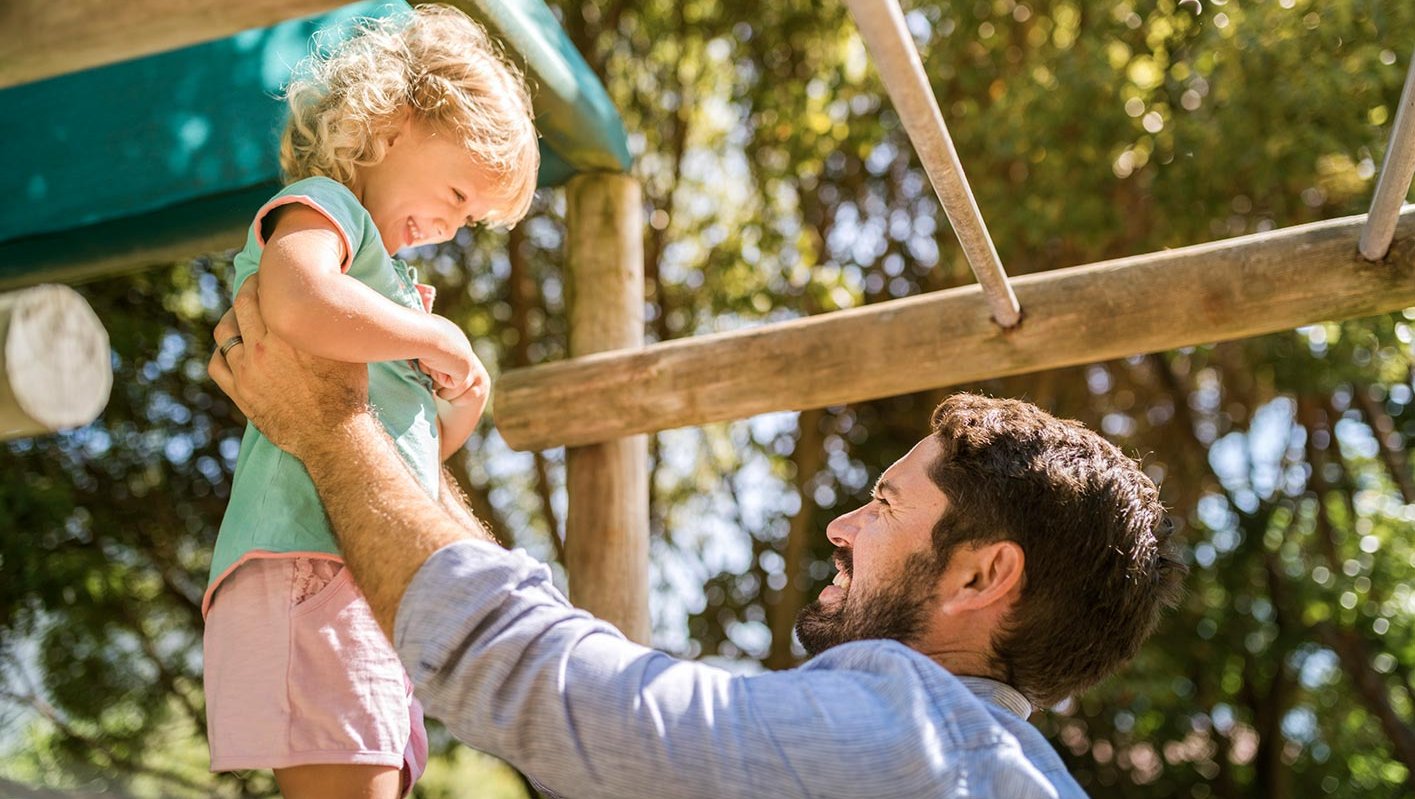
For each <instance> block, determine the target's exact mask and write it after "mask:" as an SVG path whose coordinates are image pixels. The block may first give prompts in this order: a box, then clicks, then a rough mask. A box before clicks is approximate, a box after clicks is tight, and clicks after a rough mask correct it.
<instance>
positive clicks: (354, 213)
mask: <svg viewBox="0 0 1415 799" xmlns="http://www.w3.org/2000/svg"><path fill="white" fill-rule="evenodd" d="M296 203H298V204H300V205H305V206H308V207H310V208H313V209H314V210H316V211H318V212H319V213H320V214H322V215H323V216H324V217H325V218H326V219H328V220H329V221H330V223H332V224H333V225H334V227H335V229H336V230H338V231H339V237H340V238H341V239H343V243H344V254H343V260H342V261H341V262H340V264H339V268H340V269H341V270H343V271H345V272H347V271H349V266H350V265H351V264H352V263H353V262H354V253H356V252H358V248H359V246H360V245H362V243H363V240H364V236H365V234H366V232H367V231H366V230H365V227H366V223H367V219H368V214H367V213H366V212H365V211H364V209H363V206H361V205H359V201H358V198H356V197H355V196H354V194H353V192H351V191H349V189H348V188H346V187H345V186H344V185H343V184H341V183H339V182H337V181H334V180H330V179H329V178H305V179H304V180H299V181H296V182H294V183H291V184H290V185H289V186H286V187H285V188H284V189H282V190H281V191H280V193H279V194H277V195H275V196H274V197H271V198H270V200H269V201H267V202H266V204H265V205H263V206H261V208H260V210H259V211H258V212H256V217H255V236H256V242H257V243H258V244H259V245H260V247H261V248H262V249H264V247H265V242H266V239H267V237H268V236H269V234H270V232H271V231H269V230H266V217H267V216H268V215H269V214H270V213H271V212H272V211H274V210H276V209H277V208H281V207H284V206H287V205H292V204H296Z"/></svg>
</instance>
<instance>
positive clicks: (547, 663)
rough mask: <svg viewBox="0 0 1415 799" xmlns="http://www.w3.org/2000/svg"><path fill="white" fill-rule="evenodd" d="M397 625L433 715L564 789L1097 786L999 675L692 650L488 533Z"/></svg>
mask: <svg viewBox="0 0 1415 799" xmlns="http://www.w3.org/2000/svg"><path fill="white" fill-rule="evenodd" d="M394 629H395V634H394V638H395V641H396V644H397V648H398V653H399V654H400V655H401V656H402V659H403V663H404V665H405V666H407V668H408V673H409V674H410V675H411V676H412V678H413V682H414V684H415V685H416V686H417V694H418V696H419V698H420V699H421V700H422V702H423V704H424V706H425V708H426V710H427V712H428V714H429V715H431V716H433V717H435V718H439V719H441V720H442V721H443V722H444V723H446V724H447V726H448V728H449V729H450V730H451V731H452V733H453V734H454V735H456V736H457V738H459V739H460V740H462V741H463V742H465V743H467V744H468V745H470V746H473V747H475V748H477V749H480V750H482V751H485V752H489V753H491V754H494V755H496V756H498V757H501V758H502V759H504V760H507V761H509V762H510V763H511V764H512V765H514V766H515V767H516V768H518V769H520V770H521V772H522V773H524V774H526V775H527V776H528V777H530V778H531V779H532V780H534V781H535V782H536V783H538V784H539V785H540V786H542V787H543V788H544V789H545V790H546V792H547V793H550V794H552V795H558V796H565V797H615V799H623V798H624V797H655V798H657V797H704V799H733V797H742V798H743V799H746V798H747V797H751V799H760V797H773V799H775V798H776V797H834V796H839V797H886V796H908V797H956V798H957V799H964V798H965V797H1007V798H1008V799H1030V798H1031V797H1078V796H1085V793H1084V792H1083V791H1082V790H1081V787H1080V786H1079V785H1077V784H1076V781H1075V780H1073V779H1072V778H1071V776H1070V775H1069V774H1067V772H1066V769H1065V767H1064V766H1063V764H1062V762H1061V759H1060V758H1059V757H1058V756H1057V754H1056V752H1055V751H1054V750H1053V749H1052V748H1051V746H1050V745H1049V744H1048V743H1047V741H1046V739H1045V738H1043V737H1042V735H1041V734H1040V733H1039V732H1038V731H1037V730H1036V728H1034V727H1033V726H1032V725H1031V724H1029V723H1027V721H1026V717H1027V716H1028V715H1029V714H1030V713H1031V706H1030V705H1029V704H1028V703H1027V700H1026V699H1024V698H1023V697H1022V695H1021V694H1020V693H1018V692H1017V691H1015V690H1014V689H1012V688H1010V687H1008V686H1006V685H1004V684H1002V683H999V682H995V681H993V680H987V679H983V678H979V677H955V676H954V675H952V674H950V673H949V672H948V671H946V670H944V669H943V668H942V667H940V666H939V665H937V664H936V663H934V662H933V661H931V660H929V659H928V658H926V657H924V656H923V655H921V654H920V653H918V652H916V651H914V650H912V649H910V648H908V647H906V646H904V645H903V644H899V643H896V642H893V641H860V642H855V643H850V644H845V645H843V646H838V647H835V648H833V649H830V650H828V651H826V652H825V653H823V654H821V655H820V656H818V657H816V658H814V659H812V660H811V661H809V662H808V663H806V664H805V665H803V666H801V667H800V668H797V669H792V670H790V671H780V672H771V673H767V674H758V675H751V676H742V675H734V674H732V673H730V672H727V671H724V670H722V669H719V668H715V667H713V666H709V665H706V664H702V663H693V662H689V661H683V660H678V659H676V658H673V657H670V656H668V655H666V654H664V653H662V652H656V651H654V650H652V649H648V648H646V647H643V646H639V645H638V644H635V643H632V642H630V641H628V640H626V639H625V638H624V637H623V636H622V635H621V634H620V633H619V631H618V630H616V629H614V627H613V626H612V625H610V624H608V623H606V622H603V621H600V620H598V619H595V618H594V617H592V616H590V615H589V614H587V613H585V612H583V611H580V610H576V609H575V608H573V607H571V606H570V603H569V602H568V601H566V599H565V597H564V596H563V595H562V594H561V593H560V592H559V591H558V590H556V588H555V587H554V586H553V585H552V584H551V578H550V570H549V569H548V568H547V567H546V566H545V565H544V564H542V563H539V562H537V561H535V560H534V559H532V558H530V557H528V556H526V555H525V554H524V553H522V552H519V551H517V552H507V551H505V550H503V549H501V548H500V547H497V546H495V545H493V544H489V543H485V542H481V541H469V542H463V543H458V544H454V545H451V546H448V547H446V548H444V549H442V550H441V551H439V552H437V553H436V554H435V555H433V556H432V557H431V558H430V559H429V560H428V561H427V563H425V564H424V565H423V567H422V569H421V570H420V571H419V572H418V573H417V575H416V577H414V579H413V582H412V584H411V585H410V586H409V588H408V591H407V593H406V594H405V595H404V597H403V600H402V604H401V605H400V606H399V609H398V616H397V620H396V623H395V627H394Z"/></svg>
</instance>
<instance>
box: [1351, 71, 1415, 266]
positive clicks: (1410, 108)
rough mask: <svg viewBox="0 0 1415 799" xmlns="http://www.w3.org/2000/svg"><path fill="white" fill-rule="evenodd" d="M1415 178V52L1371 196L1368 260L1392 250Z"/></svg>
mask: <svg viewBox="0 0 1415 799" xmlns="http://www.w3.org/2000/svg"><path fill="white" fill-rule="evenodd" d="M1411 178H1415V54H1412V55H1411V56H1410V72H1408V73H1407V74H1406V76H1405V88H1404V89H1402V90H1401V92H1400V106H1399V108H1397V109H1396V111H1395V124H1394V125H1392V126H1391V129H1390V141H1389V142H1388V143H1387V144H1386V159H1385V163H1384V164H1382V165H1381V176H1380V179H1379V180H1377V181H1376V194H1375V196H1374V197H1372V198H1371V213H1370V214H1369V215H1367V217H1366V227H1365V229H1363V230H1362V231H1361V245H1360V247H1361V255H1362V256H1363V257H1365V259H1366V260H1368V261H1379V260H1381V259H1382V258H1384V257H1386V253H1387V252H1388V251H1389V250H1390V242H1391V239H1393V238H1394V237H1395V223H1396V222H1397V221H1398V220H1399V218H1400V207H1401V205H1403V204H1404V203H1405V195H1407V194H1409V193H1410V180H1411Z"/></svg>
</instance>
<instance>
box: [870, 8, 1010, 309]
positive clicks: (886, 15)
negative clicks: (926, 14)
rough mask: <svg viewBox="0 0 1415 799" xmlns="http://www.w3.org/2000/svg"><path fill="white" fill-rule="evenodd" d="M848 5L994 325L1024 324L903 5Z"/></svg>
mask: <svg viewBox="0 0 1415 799" xmlns="http://www.w3.org/2000/svg"><path fill="white" fill-rule="evenodd" d="M845 4H846V5H847V6H849V7H850V15H851V16H852V17H854V18H855V26H856V27H857V28H859V29H860V37H861V38H863V39H864V40H865V47H866V48H867V49H868V50H869V51H870V57H871V58H873V59H874V62H875V67H876V68H877V69H878V70H879V76H880V79H881V80H882V81H884V88H885V89H886V90H887V91H888V92H889V99H890V102H892V103H894V110H895V111H896V112H898V114H899V121H900V122H902V123H904V132H905V133H908V134H909V141H911V142H913V144H914V150H915V151H916V152H917V153H918V154H919V161H920V163H922V164H923V165H924V172H926V173H927V174H928V176H929V182H930V183H932V184H933V187H934V192H935V193H937V194H938V199H939V202H941V203H943V210H944V212H945V213H947V214H948V221H949V222H950V223H952V225H953V232H954V233H955V234H957V236H958V243H959V244H961V245H963V253H964V254H965V255H967V256H968V264H969V265H970V266H972V267H973V274H975V275H977V276H978V284H979V285H981V286H982V287H983V296H984V297H986V298H987V301H988V307H989V308H991V309H992V317H993V319H994V320H995V321H996V322H997V323H998V324H999V325H1002V326H1003V327H1013V326H1014V325H1016V324H1017V323H1018V322H1019V321H1020V320H1021V319H1022V310H1021V306H1020V305H1019V304H1018V303H1017V295H1016V294H1014V293H1013V291H1012V287H1011V286H1010V285H1008V283H1007V273H1006V272H1004V271H1003V269H1002V261H1001V260H1000V259H999V258H998V257H997V248H996V247H994V246H993V243H992V236H990V235H988V226H987V224H985V223H984V222H983V214H982V212H981V211H979V210H978V202H977V200H975V199H973V190H972V189H970V188H969V187H968V178H967V177H965V176H964V175H963V164H962V162H960V161H959V160H958V151H957V150H955V149H954V148H953V137H952V136H949V135H948V126H947V125H946V124H944V121H943V112H942V111H940V110H939V108H938V98H936V97H934V93H933V87H931V86H929V79H928V76H927V75H925V74H924V64H923V62H922V61H921V60H920V59H919V51H918V49H916V48H915V47H914V40H913V38H911V37H910V35H909V29H908V28H907V27H906V26H905V24H904V13H903V12H902V11H900V10H899V0H846V3H845Z"/></svg>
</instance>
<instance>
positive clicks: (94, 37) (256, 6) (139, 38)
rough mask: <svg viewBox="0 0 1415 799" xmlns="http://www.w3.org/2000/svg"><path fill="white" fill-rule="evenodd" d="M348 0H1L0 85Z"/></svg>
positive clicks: (275, 20)
mask: <svg viewBox="0 0 1415 799" xmlns="http://www.w3.org/2000/svg"><path fill="white" fill-rule="evenodd" d="M348 2H349V0H240V2H231V0H122V1H121V2H112V1H111V0H60V1H59V2H55V1H54V0H5V2H3V3H0V89H3V88H5V87H7V86H15V85H18V84H21V83H29V82H31V81H37V80H43V79H45V78H51V77H54V76H56V75H63V74H66V73H69V72H77V71H79V70H83V69H90V68H92V67H99V66H103V65H105V64H112V63H115V62H118V61H126V60H127V59H130V58H137V57H139V56H145V55H151V54H153V53H160V52H163V51H166V50H176V49H177V48H180V47H187V46H188V45H193V44H200V43H201V42H207V41H211V40H213V39H222V38H225V37H227V36H231V35H233V34H236V33H240V32H241V31H244V30H249V29H251V28H266V27H269V26H271V25H274V24H276V23H278V22H284V21H285V20H287V19H295V18H297V17H306V16H310V15H312V14H319V13H322V12H325V11H329V10H330V9H334V8H338V7H339V6H341V5H345V4H346V3H348Z"/></svg>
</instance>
